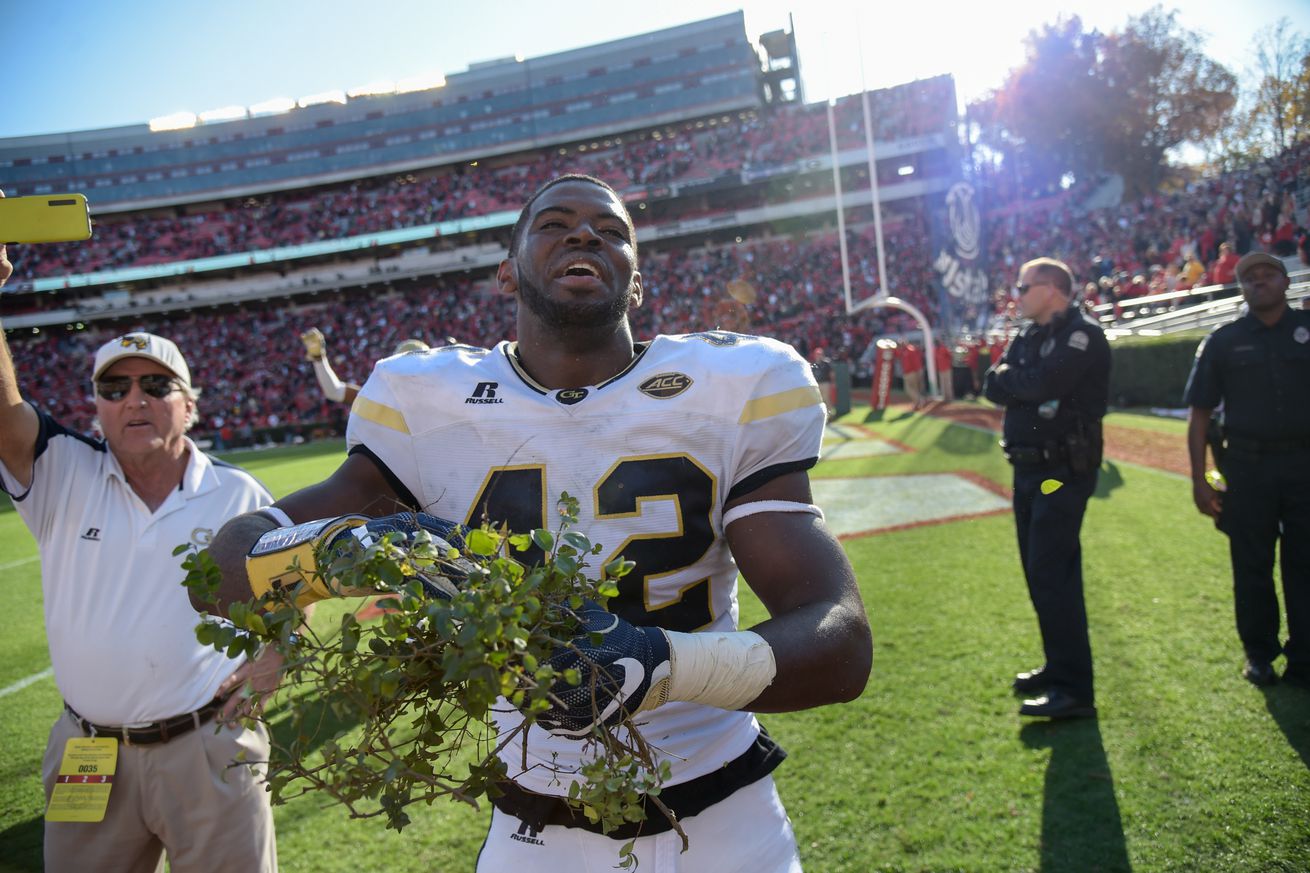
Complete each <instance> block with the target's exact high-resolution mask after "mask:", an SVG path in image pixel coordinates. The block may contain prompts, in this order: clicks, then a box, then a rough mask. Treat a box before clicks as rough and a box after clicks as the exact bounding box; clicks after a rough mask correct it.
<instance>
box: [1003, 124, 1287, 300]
mask: <svg viewBox="0 0 1310 873" xmlns="http://www.w3.org/2000/svg"><path fill="white" fill-rule="evenodd" d="M1307 180H1310V142H1303V143H1301V144H1299V145H1296V146H1293V147H1291V148H1289V149H1287V150H1285V151H1284V152H1283V153H1282V154H1280V155H1278V156H1277V157H1275V158H1272V159H1270V160H1267V161H1264V162H1261V163H1259V164H1257V165H1255V166H1253V167H1251V168H1249V169H1245V170H1241V171H1238V172H1232V173H1226V174H1223V175H1218V176H1215V177H1211V178H1203V179H1199V180H1197V181H1194V182H1192V183H1191V184H1189V185H1187V186H1186V188H1184V189H1182V190H1179V191H1174V192H1171V193H1161V194H1152V195H1150V196H1148V197H1144V198H1142V199H1140V200H1135V201H1125V202H1123V203H1121V204H1120V205H1118V206H1114V207H1108V208H1103V209H1094V210H1091V211H1083V210H1080V209H1079V208H1078V204H1077V202H1076V201H1075V199H1074V198H1072V197H1070V196H1068V195H1067V194H1066V195H1065V196H1062V197H1055V198H1048V199H1047V200H1045V201H1042V202H1041V203H1040V204H1038V205H1029V206H1027V207H1026V208H1021V209H1013V208H1011V209H997V210H994V211H993V212H992V217H991V220H990V221H989V222H988V228H987V234H988V237H987V238H988V244H989V257H990V260H989V264H990V267H991V271H992V277H993V281H992V287H993V288H1004V287H1006V286H1007V283H1009V282H1012V281H1013V278H1014V273H1015V271H1016V270H1017V269H1018V266H1019V265H1020V264H1022V263H1023V262H1024V261H1026V260H1028V259H1029V258H1033V257H1039V256H1042V255H1049V256H1053V257H1057V258H1060V259H1062V260H1064V261H1065V262H1066V263H1068V264H1069V266H1070V268H1072V270H1073V273H1074V276H1076V277H1077V278H1079V279H1080V280H1082V281H1084V282H1087V283H1090V285H1089V286H1088V287H1087V288H1086V289H1085V293H1086V296H1088V297H1089V298H1091V299H1092V300H1093V302H1096V303H1118V302H1122V301H1125V300H1131V299H1133V298H1136V297H1143V296H1146V295H1149V294H1162V293H1167V292H1170V291H1185V290H1188V289H1190V288H1193V287H1201V286H1205V285H1215V284H1231V283H1233V282H1234V281H1235V280H1236V276H1235V273H1234V270H1235V268H1236V265H1237V261H1238V259H1239V258H1240V257H1241V256H1242V255H1244V254H1246V253H1247V252H1249V251H1252V250H1253V249H1254V250H1258V251H1268V252H1273V253H1275V254H1278V255H1282V256H1288V255H1293V254H1296V253H1297V251H1298V248H1300V250H1301V251H1302V252H1303V253H1304V250H1305V233H1306V230H1305V229H1306V227H1307V226H1310V198H1308V197H1307V193H1310V192H1307V187H1308V186H1310V183H1308V182H1307ZM1298 195H1299V196H1300V198H1301V199H1300V200H1299V201H1298ZM1298 202H1299V203H1300V204H1301V205H1300V206H1298ZM1303 257H1304V254H1303Z"/></svg>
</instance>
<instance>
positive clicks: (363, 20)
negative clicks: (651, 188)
mask: <svg viewBox="0 0 1310 873" xmlns="http://www.w3.org/2000/svg"><path fill="white" fill-rule="evenodd" d="M1177 5H1179V6H1180V7H1181V8H1182V10H1183V11H1182V13H1181V18H1182V21H1183V23H1184V24H1185V25H1187V26H1188V27H1191V28H1193V29H1196V30H1199V31H1201V32H1202V33H1203V34H1205V35H1206V37H1207V39H1206V43H1205V48H1206V50H1207V51H1209V52H1210V53H1211V54H1212V55H1213V56H1214V57H1216V58H1217V59H1219V60H1221V61H1223V62H1224V63H1227V64H1228V65H1229V66H1230V67H1232V68H1233V69H1234V72H1237V73H1239V74H1240V73H1241V72H1242V68H1243V67H1244V66H1245V65H1246V64H1247V63H1248V62H1249V59H1248V57H1247V54H1248V52H1247V50H1248V48H1249V45H1250V41H1251V36H1252V34H1253V33H1254V32H1255V31H1256V29H1258V28H1259V27H1262V26H1265V25H1268V24H1271V23H1273V22H1274V21H1276V20H1277V19H1278V18H1279V17H1281V16H1287V17H1289V18H1291V19H1292V20H1293V23H1294V25H1295V26H1296V27H1297V28H1298V29H1299V30H1300V31H1301V32H1302V33H1306V34H1310V3H1308V2H1306V0H1242V2H1240V3H1239V2H1234V0H1187V2H1183V3H1178V4H1177ZM1148 6H1149V4H1148V3H1145V2H1129V0H1099V2H1087V0H1059V2H1038V0H1013V2H1006V0H993V2H991V3H978V2H976V0H975V2H967V3H966V2H955V0H946V2H944V0H934V2H922V0H912V2H903V3H899V4H893V3H889V2H886V0H880V2H862V3H852V2H832V0H829V2H824V0H806V2H804V3H801V2H799V0H791V2H783V0H753V2H743V0H735V2H718V0H657V2H651V3H632V2H629V3H617V4H616V3H609V4H598V3H594V2H590V0H577V2H573V3H562V4H556V5H554V6H547V5H546V4H542V3H540V2H525V0H482V2H448V0H370V2H358V0H355V2H345V0H317V2H306V0H226V2H222V3H215V2H199V0H173V2H163V0H132V2H125V3H107V2H104V0H96V2H92V0H84V2H72V0H42V2H34V0H0V22H2V23H3V31H4V37H5V38H4V43H5V44H4V47H3V51H0V82H3V83H4V98H3V103H2V104H0V107H2V108H0V137H5V136H17V135H23V134H31V133H50V132H59V131H67V130H82V129H88V128H97V127H111V126H114V125H118V124H133V123H141V122H145V121H146V120H148V119H150V118H152V117H155V116H160V115H165V114H169V113H173V112H178V111H190V112H201V111H204V110H207V109H214V108H218V107H223V106H230V105H234V104H236V105H245V106H248V105H250V104H253V103H257V102H260V101H262V100H267V99H270V98H274V97H290V98H292V99H296V98H299V97H303V96H306V95H309V94H316V93H319V92H322V91H327V90H332V89H343V90H344V89H347V88H351V87H354V86H358V85H363V84H366V83H368V82H372V81H376V80H379V79H382V80H395V79H400V78H405V77H410V76H418V75H421V74H424V73H427V72H436V73H450V72H456V71H459V70H463V69H465V68H466V67H467V66H468V64H469V63H470V62H476V61H481V60H489V59H491V58H497V57H504V56H507V55H514V54H516V53H517V54H521V55H523V56H525V57H532V56H536V55H541V54H548V53H550V52H555V51H562V50H565V49H570V48H576V47H579V46H583V45H590V44H592V43H596V42H602V41H605V40H608V39H616V38H619V37H623V36H629V35H631V34H634V33H641V32H644V31H648V30H655V29H658V28H660V27H667V26H670V25H673V24H679V23H683V22H686V21H692V20H695V19H698V18H704V17H708V16H711V15H716V14H720V13H723V12H729V11H732V10H734V9H745V11H746V25H747V33H748V34H749V35H750V36H751V37H752V38H754V37H757V36H758V35H759V34H761V33H763V32H765V31H768V30H774V29H777V28H781V27H785V26H786V24H787V13H788V11H789V10H791V9H798V10H800V11H797V12H796V15H795V20H796V29H797V34H798V37H799V39H800V47H801V67H802V72H803V73H804V75H805V79H806V82H805V85H806V91H807V94H806V96H807V98H809V99H815V98H821V97H824V96H828V95H830V94H843V93H850V92H853V91H857V90H859V87H860V80H861V71H860V56H861V51H862V55H863V59H864V80H865V81H866V82H867V84H868V85H869V86H870V87H879V86H884V85H891V84H895V83H897V82H903V81H908V80H910V79H914V78H921V77H926V76H931V75H936V74H938V73H943V72H949V73H953V74H955V76H956V82H957V85H958V87H959V90H960V92H961V94H962V95H963V96H964V97H965V98H971V97H974V96H977V95H978V94H980V93H982V92H983V91H985V90H987V89H988V88H992V87H995V86H996V85H998V84H999V83H1000V82H1001V80H1002V78H1003V77H1004V75H1005V72H1006V70H1008V69H1009V68H1011V67H1013V66H1015V65H1016V64H1018V63H1019V62H1021V61H1022V59H1023V48H1022V39H1023V37H1024V35H1025V34H1026V33H1027V32H1028V31H1029V30H1031V29H1032V28H1034V27H1036V26H1038V25H1040V24H1042V23H1044V22H1047V21H1050V20H1053V19H1054V18H1055V16H1056V15H1057V14H1059V12H1061V11H1063V12H1072V13H1077V14H1080V15H1082V17H1083V18H1084V20H1085V21H1087V22H1089V23H1090V24H1091V25H1093V26H1097V27H1100V28H1102V29H1110V28H1114V27H1117V26H1118V25H1120V24H1122V22H1123V21H1124V20H1125V19H1126V18H1127V16H1128V15H1129V14H1131V13H1136V12H1141V11H1143V10H1144V9H1145V8H1147V7H1148ZM857 10H858V11H857ZM874 10H877V13H876V14H875V13H874Z"/></svg>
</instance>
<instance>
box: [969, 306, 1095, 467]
mask: <svg viewBox="0 0 1310 873" xmlns="http://www.w3.org/2000/svg"><path fill="white" fill-rule="evenodd" d="M1000 364H1005V365H1006V367H1004V368H1001V367H1000V366H999V365H998V366H997V368H995V369H992V370H990V371H988V373H987V380H986V383H985V385H984V388H983V393H984V395H985V396H986V397H987V399H988V400H991V401H992V402H993V403H999V404H1000V405H1002V406H1004V407H1005V423H1004V427H1003V436H1004V438H1005V442H1006V443H1007V444H1008V445H1013V446H1028V447H1034V448H1037V447H1042V446H1045V445H1047V444H1048V443H1053V442H1057V441H1059V440H1060V439H1062V438H1063V437H1064V436H1065V435H1067V434H1069V433H1072V432H1075V431H1076V430H1077V429H1078V428H1079V425H1080V423H1081V426H1082V427H1083V428H1084V430H1085V432H1086V433H1087V435H1088V436H1089V437H1094V438H1097V439H1098V440H1099V436H1098V433H1099V432H1098V431H1096V428H1095V425H1097V424H1098V423H1099V422H1100V420H1101V419H1102V418H1103V417H1105V410H1106V406H1107V405H1108V402H1109V395H1110V344H1109V343H1108V342H1107V341H1106V339H1105V331H1103V330H1101V326H1100V325H1098V324H1097V323H1096V322H1094V321H1092V320H1090V319H1088V318H1087V316H1085V315H1084V314H1083V312H1082V310H1081V309H1079V308H1078V307H1077V306H1070V307H1069V308H1068V309H1066V310H1065V311H1064V312H1062V313H1059V314H1058V315H1056V317H1055V318H1053V319H1051V320H1050V321H1049V322H1047V323H1046V324H1044V325H1041V324H1037V323H1036V322H1034V323H1032V324H1029V325H1028V326H1027V327H1025V328H1024V329H1023V330H1022V331H1021V332H1020V333H1019V335H1018V336H1017V337H1015V338H1014V341H1013V342H1012V343H1010V347H1009V348H1008V349H1006V350H1005V355H1004V356H1003V357H1002V358H1001V360H1000Z"/></svg>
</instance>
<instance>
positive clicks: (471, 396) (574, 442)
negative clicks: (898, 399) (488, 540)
mask: <svg viewBox="0 0 1310 873" xmlns="http://www.w3.org/2000/svg"><path fill="white" fill-rule="evenodd" d="M824 417H825V412H824V407H823V401H822V398H821V396H820V393H819V389H818V386H817V385H816V384H815V382H814V378H813V376H812V374H811V371H810V368H809V366H808V365H807V364H806V363H805V361H804V360H803V359H802V358H801V357H800V356H799V355H798V354H797V353H796V352H795V350H793V349H792V348H791V346H789V345H786V344H784V343H780V342H777V341H776V340H771V339H766V338H761V337H751V336H744V335H740V334H732V333H725V332H719V331H713V332H708V333H698V334H687V335H681V336H658V337H656V338H655V339H654V340H652V341H651V342H649V343H647V344H641V345H639V346H638V348H637V354H636V356H635V357H634V359H633V361H632V363H631V364H630V365H629V366H628V367H627V368H626V369H624V370H623V372H621V373H619V374H618V375H616V376H614V377H613V378H611V379H609V380H608V381H606V382H604V383H603V384H600V385H594V386H588V387H585V388H566V389H562V390H551V389H548V388H545V387H543V386H542V385H540V384H538V383H537V382H536V381H534V380H533V379H532V377H531V376H530V375H529V374H528V373H527V371H526V370H525V369H524V367H523V366H522V364H521V363H520V362H519V359H518V355H517V349H516V346H515V344H513V343H510V342H502V343H500V344H499V345H497V346H496V347H495V348H494V349H491V350H487V349H479V348H473V347H470V346H447V347H445V348H439V349H433V350H430V351H422V352H410V353H407V354H403V355H398V356H396V357H392V358H387V359H385V360H383V361H380V362H378V364H377V366H376V368H375V369H374V370H373V373H372V375H371V376H370V377H369V379H368V381H367V383H365V385H364V387H363V389H362V390H361V392H360V394H359V396H358V397H357V398H356V400H355V403H354V406H353V407H352V409H351V414H350V421H349V424H348V426H347V444H348V446H349V450H350V452H351V453H352V454H353V453H364V454H366V455H368V456H369V457H370V459H371V460H373V462H374V463H376V464H377V465H378V466H379V468H380V469H381V470H382V471H383V473H384V475H385V476H386V477H387V478H388V479H389V480H390V481H391V484H392V486H393V488H394V489H395V490H396V492H397V493H398V494H399V495H400V496H401V497H402V498H404V499H406V500H411V501H412V504H413V505H414V506H415V507H420V508H422V509H423V510H424V511H425V512H429V513H431V514H433V515H437V516H441V517H444V518H448V519H452V520H455V521H461V522H464V523H465V524H468V525H471V526H478V525H480V524H481V523H482V522H483V521H489V522H491V523H492V524H494V525H496V526H500V525H501V524H505V525H508V527H509V529H510V530H511V531H513V532H516V533H517V532H526V531H530V530H532V529H534V528H539V527H547V528H554V527H555V526H556V522H557V519H558V514H557V512H556V504H557V502H558V500H559V497H560V495H561V493H563V492H568V493H569V494H570V495H572V496H574V497H576V498H578V500H579V502H580V504H581V507H580V512H579V525H578V528H579V529H580V530H581V531H583V532H584V533H586V534H587V536H588V537H590V538H591V541H592V542H593V543H600V544H602V545H603V546H604V548H603V550H602V552H601V554H600V555H599V556H598V558H599V559H592V560H593V561H594V572H599V567H601V566H603V565H604V564H606V563H608V562H609V561H610V560H612V559H613V558H614V557H616V556H618V555H623V556H624V557H625V558H627V559H628V560H631V561H634V562H635V563H636V569H635V570H634V571H633V572H632V573H630V574H629V575H627V576H625V577H624V578H623V579H621V580H619V588H620V591H619V595H618V596H617V597H615V598H613V599H611V600H610V602H609V609H610V610H611V611H613V612H615V613H616V614H618V615H621V616H622V617H623V618H625V619H626V620H628V621H630V622H632V623H633V624H635V625H653V626H658V627H662V628H666V629H669V630H677V631H687V632H692V631H697V630H716V631H723V630H729V631H730V630H735V629H736V627H737V566H736V564H735V563H734V561H733V558H732V554H731V553H730V551H729V549H728V544H727V539H726V538H725V536H724V532H723V521H722V519H723V507H724V504H725V503H727V502H728V501H730V500H733V499H735V498H737V497H739V496H741V495H745V494H749V493H750V492H751V491H754V490H755V489H756V488H758V487H760V486H761V485H763V484H764V483H766V482H768V481H770V480H771V479H774V478H776V477H778V476H780V475H783V474H785V473H790V472H794V471H798V470H806V469H809V468H810V467H812V466H813V465H814V464H815V462H816V461H817V460H818V457H819V447H820V443H821V441H822V438H823V426H824ZM516 557H519V558H520V559H521V560H524V561H525V563H529V564H530V563H532V562H533V561H534V560H537V559H539V558H540V557H541V555H540V553H536V554H533V553H527V554H526V555H524V554H522V553H516ZM502 703H504V702H503V701H502ZM497 709H498V711H497V713H496V719H497V722H498V723H499V726H500V727H501V729H502V730H504V729H508V728H511V727H513V726H515V725H517V724H518V723H519V721H520V716H519V714H518V712H517V711H516V710H514V709H513V707H512V706H510V705H509V704H508V703H504V705H503V706H500V707H498V708H497ZM638 723H639V725H640V726H641V731H642V736H643V737H644V738H645V739H646V740H647V742H649V743H650V744H651V745H652V746H653V747H654V748H655V749H656V750H657V751H658V754H659V755H660V756H661V757H662V759H664V760H667V761H668V762H669V764H670V767H671V770H672V777H671V779H670V780H669V781H668V783H667V784H669V785H674V784H678V783H681V782H685V781H687V780H690V779H694V778H696V777H698V776H702V775H704V774H705V773H708V772H710V771H712V770H715V769H718V768H719V767H721V766H723V765H724V764H725V763H727V762H728V761H731V760H733V759H734V758H736V757H737V756H739V755H741V754H742V753H743V752H745V751H746V750H747V749H748V748H749V747H750V746H751V744H752V743H753V742H754V741H755V739H756V736H757V734H758V732H759V725H758V723H757V722H756V721H755V718H754V716H753V715H751V714H750V713H747V712H729V711H725V710H721V709H716V708H713V707H706V706H701V705H699V704H690V703H681V702H674V703H668V704H665V705H664V706H662V707H660V708H658V709H656V710H653V711H651V712H647V713H643V714H642V715H641V716H640V717H639V722H638ZM526 742H527V761H528V768H527V770H526V771H524V770H523V760H524V758H523V750H522V749H521V748H520V747H519V746H518V744H517V743H515V744H512V746H511V747H509V748H506V749H505V750H504V752H503V758H504V760H505V762H506V763H507V764H508V765H509V768H510V771H509V775H510V777H511V778H513V779H514V780H515V781H516V782H518V783H519V784H520V785H522V786H523V787H524V788H527V789H529V790H533V791H537V792H540V793H545V794H564V793H566V792H567V790H568V785H569V782H570V781H571V780H572V774H573V773H574V772H576V770H577V768H578V767H579V766H580V765H581V764H582V763H585V761H586V758H585V757H584V755H585V754H586V748H587V745H586V744H585V743H583V742H579V741H576V740H570V739H567V738H561V737H554V736H552V735H550V734H549V733H547V732H545V731H543V730H540V729H538V728H536V727H534V728H533V729H532V730H531V731H529V732H528V733H527V736H526Z"/></svg>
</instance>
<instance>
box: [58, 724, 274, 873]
mask: <svg viewBox="0 0 1310 873" xmlns="http://www.w3.org/2000/svg"><path fill="white" fill-rule="evenodd" d="M81 736H84V734H83V733H82V731H81V730H80V729H79V728H78V726H77V725H76V724H75V723H74V722H73V719H72V716H70V715H69V714H68V713H67V712H64V713H62V714H61V715H60V716H59V718H58V719H57V720H56V721H55V723H54V726H53V727H52V728H51V729H50V740H49V742H48V743H47V744H46V751H45V759H44V760H43V761H42V765H41V777H42V781H43V782H44V783H45V792H46V798H47V800H48V799H49V797H50V791H51V789H52V788H53V787H54V782H55V777H56V776H57V775H59V764H60V761H61V760H62V759H63V756H64V744H65V743H66V742H67V741H68V739H69V738H71V737H81ZM242 752H244V753H245V754H244V759H245V760H249V761H267V760H268V752H269V743H268V734H267V733H266V732H265V730H264V727H263V725H260V726H258V727H257V728H256V729H255V730H253V731H251V730H245V729H244V728H230V727H225V728H223V729H221V730H217V731H216V726H215V723H214V722H209V723H208V724H203V725H201V726H200V728H199V729H196V730H192V731H189V732H188V733H186V734H184V735H182V736H180V737H178V738H177V739H175V740H172V741H170V742H167V743H156V744H154V745H149V746H128V745H125V744H123V743H122V742H120V743H119V744H118V766H117V769H116V770H115V772H114V787H113V789H112V790H111V791H110V793H109V809H108V810H106V812H105V818H104V821H100V822H94V823H92V822H51V821H48V822H46V823H45V869H46V871H47V873H66V871H87V870H96V871H104V873H118V871H122V873H156V871H159V873H162V871H163V869H164V853H165V851H167V853H168V861H169V864H170V865H171V867H172V871H173V873H201V871H213V873H226V871H237V870H240V871H251V873H276V871H277V846H276V845H275V844H274V841H273V810H272V808H271V807H270V806H269V798H268V792H266V791H265V790H264V785H263V781H262V775H263V772H264V768H263V767H260V768H258V774H256V773H255V772H252V770H253V768H251V767H249V766H246V765H238V766H236V767H229V766H228V765H229V764H230V763H232V761H233V760H234V759H236V757H237V756H238V755H239V754H241V753H242Z"/></svg>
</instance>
